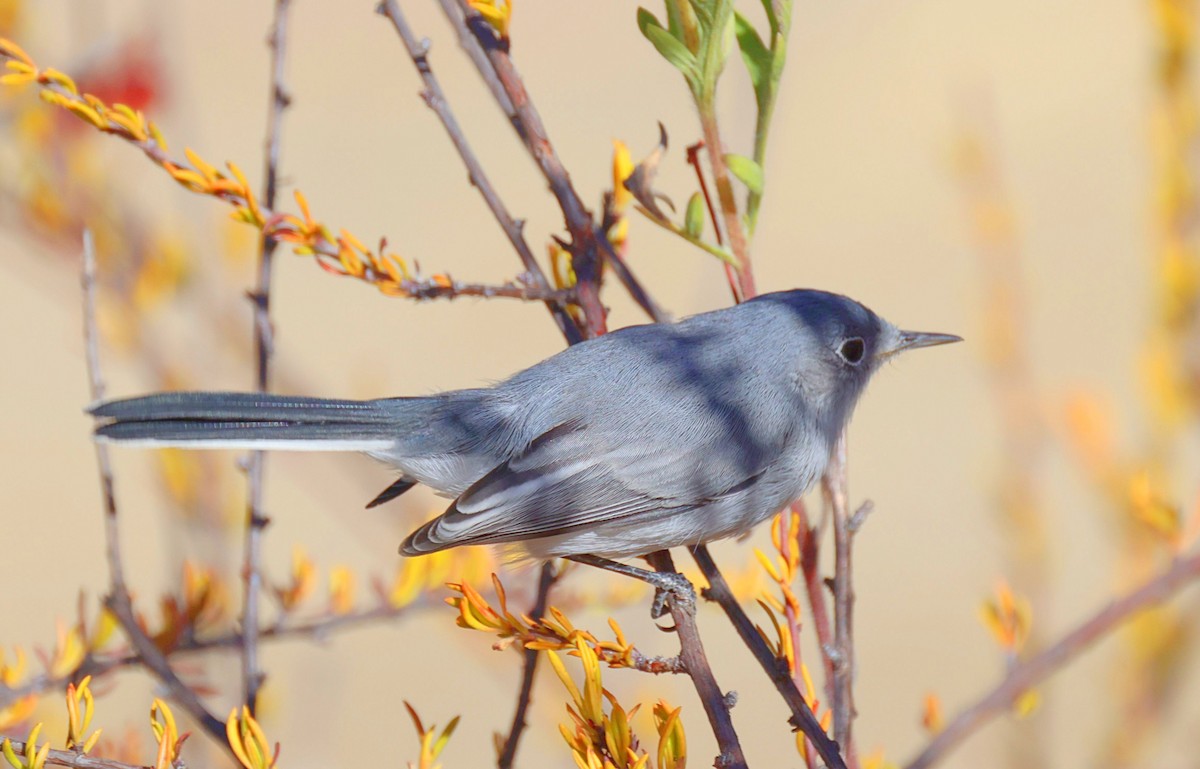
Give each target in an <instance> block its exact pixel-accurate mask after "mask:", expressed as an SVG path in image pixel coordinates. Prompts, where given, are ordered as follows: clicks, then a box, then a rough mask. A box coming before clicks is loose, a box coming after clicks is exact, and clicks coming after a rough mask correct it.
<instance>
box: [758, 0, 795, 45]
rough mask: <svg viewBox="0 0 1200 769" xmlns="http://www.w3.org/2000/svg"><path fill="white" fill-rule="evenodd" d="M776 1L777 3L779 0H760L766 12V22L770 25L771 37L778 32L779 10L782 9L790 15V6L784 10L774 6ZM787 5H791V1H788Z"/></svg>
mask: <svg viewBox="0 0 1200 769" xmlns="http://www.w3.org/2000/svg"><path fill="white" fill-rule="evenodd" d="M777 3H779V0H762V7H763V10H764V11H766V12H767V24H769V25H770V27H771V37H775V35H777V34H779V17H780V13H779V11H783V13H784V14H786V15H788V16H790V15H791V10H790V8H789V9H788V10H786V11H785V10H783V9H782V8H776V4H777ZM787 5H788V6H791V2H788V3H787Z"/></svg>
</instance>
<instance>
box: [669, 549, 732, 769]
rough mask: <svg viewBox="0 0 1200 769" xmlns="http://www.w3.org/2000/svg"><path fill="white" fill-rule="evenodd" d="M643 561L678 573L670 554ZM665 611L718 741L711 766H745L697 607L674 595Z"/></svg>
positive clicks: (729, 700)
mask: <svg viewBox="0 0 1200 769" xmlns="http://www.w3.org/2000/svg"><path fill="white" fill-rule="evenodd" d="M646 560H647V561H649V562H650V565H651V566H653V567H654V569H655V571H658V572H660V573H676V574H677V573H678V572H676V571H675V563H674V561H673V560H672V559H671V554H670V553H669V552H667V551H666V550H659V551H657V552H654V553H651V554H650V555H648V556H646ZM667 608H669V609H670V611H671V618H672V619H673V620H674V621H675V632H676V633H677V634H678V635H679V656H680V657H681V658H683V663H684V665H685V666H686V667H687V671H688V675H689V676H691V678H692V683H693V684H694V685H695V687H696V694H698V695H699V696H700V702H701V704H702V705H703V706H704V712H705V714H707V715H708V723H709V725H710V726H711V727H712V730H713V734H714V735H715V736H716V738H717V747H718V748H719V749H720V751H721V753H720V755H718V756H717V759H716V761H715V762H713V766H715V767H716V768H717V769H733V768H734V767H742V769H745V767H746V757H745V755H743V753H742V746H741V743H740V741H739V740H738V735H737V731H736V730H734V728H733V720H732V719H731V718H730V717H729V709H730V708H731V707H732V706H733V702H734V700H733V698H732V696H731V697H726V695H725V693H724V692H722V691H721V689H720V687H718V686H717V680H716V678H715V677H714V676H713V672H712V668H711V667H710V666H709V664H708V657H707V656H705V654H704V644H703V643H702V642H701V640H700V631H699V630H698V629H697V627H696V607H695V605H692V604H690V603H688V604H685V603H684V602H682V601H680V600H679V598H678V597H677V596H676V595H674V594H669V595H668V596H667Z"/></svg>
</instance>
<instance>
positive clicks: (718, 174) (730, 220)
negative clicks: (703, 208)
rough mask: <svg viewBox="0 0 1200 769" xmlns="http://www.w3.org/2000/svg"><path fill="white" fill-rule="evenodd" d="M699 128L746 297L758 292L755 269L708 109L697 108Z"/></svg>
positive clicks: (740, 285) (730, 246)
mask: <svg viewBox="0 0 1200 769" xmlns="http://www.w3.org/2000/svg"><path fill="white" fill-rule="evenodd" d="M700 130H701V131H703V133H704V146H705V148H706V149H707V150H708V162H709V166H710V167H711V168H712V175H713V186H715V187H716V188H717V200H718V201H719V202H720V209H721V219H722V223H723V224H724V229H725V237H726V238H727V239H728V241H729V250H730V251H732V252H733V255H734V256H735V257H737V260H738V268H737V276H738V287H739V289H740V291H741V294H742V296H743V297H744V298H746V299H749V298H751V297H753V296H754V295H755V294H756V293H757V291H756V290H755V287H754V270H753V267H752V265H751V262H750V250H749V248H748V247H747V244H746V234H745V232H744V231H743V229H742V218H741V214H740V213H738V207H737V200H736V199H735V198H734V196H733V182H732V181H730V178H729V167H728V166H726V165H725V155H724V152H725V149H724V145H723V144H722V143H721V129H720V127H719V126H718V124H717V117H716V115H715V114H714V113H713V112H712V110H711V109H707V110H705V109H701V110H700ZM720 230H721V228H720V227H718V228H717V231H718V232H719V231H720Z"/></svg>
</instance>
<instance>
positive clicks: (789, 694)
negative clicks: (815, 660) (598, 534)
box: [689, 545, 846, 769]
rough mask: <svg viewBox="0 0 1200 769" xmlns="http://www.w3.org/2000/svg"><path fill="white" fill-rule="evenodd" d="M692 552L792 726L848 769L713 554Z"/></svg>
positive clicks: (701, 548)
mask: <svg viewBox="0 0 1200 769" xmlns="http://www.w3.org/2000/svg"><path fill="white" fill-rule="evenodd" d="M689 551H690V552H691V554H692V557H693V558H695V559H696V565H697V566H699V567H700V573H701V574H703V575H704V578H705V579H706V580H707V581H708V588H707V589H706V590H705V591H704V592H703V595H704V597H705V598H707V599H709V600H712V601H716V602H717V603H718V604H719V605H720V607H721V608H722V609H723V610H724V611H725V614H726V615H727V616H728V617H729V621H730V623H731V624H732V625H733V628H734V630H736V631H737V634H738V636H740V637H741V639H742V643H744V644H746V646H747V647H748V648H749V649H750V652H751V653H752V654H753V655H754V658H755V659H756V660H758V664H759V665H761V666H762V669H763V670H764V671H766V673H767V676H768V677H769V678H770V679H771V683H773V684H775V690H776V691H777V692H779V694H780V696H782V697H783V701H784V702H786V703H787V706H788V709H789V710H791V711H792V717H791V719H790V721H791V724H792V726H793V727H795V728H797V729H799V730H800V731H802V732H804V735H805V736H806V737H808V740H809V742H811V743H812V744H813V747H814V748H816V750H817V753H818V755H820V756H821V759H822V760H823V761H824V762H825V765H826V766H828V767H830V769H846V763H845V761H843V760H842V756H841V753H840V751H839V750H838V745H837V743H836V742H834V741H833V740H831V739H830V738H829V735H827V734H826V733H825V730H824V729H822V728H821V724H820V722H818V721H817V717H816V716H815V715H813V712H812V709H811V708H810V707H809V705H808V703H807V702H805V701H804V695H802V694H801V693H800V690H799V689H797V688H796V684H795V682H794V681H792V677H791V676H790V675H789V674H788V669H787V661H786V660H782V659H779V658H778V657H776V656H775V655H774V654H772V653H771V650H770V649H769V648H768V647H767V643H766V641H764V640H763V637H762V635H761V634H760V633H759V632H758V629H757V628H756V627H754V624H753V623H752V622H751V621H750V618H749V617H747V616H746V612H744V611H743V610H742V607H741V604H739V603H738V601H737V598H735V597H734V595H733V591H732V590H730V589H729V584H728V583H727V582H726V581H725V577H724V575H722V574H721V571H720V569H718V568H717V564H716V562H715V561H713V559H712V555H711V554H710V553H709V552H708V546H707V545H697V546H696V547H693V548H689Z"/></svg>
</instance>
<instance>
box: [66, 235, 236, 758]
mask: <svg viewBox="0 0 1200 769" xmlns="http://www.w3.org/2000/svg"><path fill="white" fill-rule="evenodd" d="M82 284H83V338H84V347H85V348H86V349H87V354H86V357H87V368H88V380H89V383H90V388H91V397H92V400H93V401H99V400H101V399H102V398H103V397H104V390H105V386H104V376H103V374H102V372H101V369H100V352H99V351H100V339H99V336H100V335H99V331H98V327H97V325H96V253H95V247H94V244H93V242H92V236H91V232H89V231H84V234H83V279H82ZM94 445H95V450H96V464H97V466H98V468H99V473H100V488H101V493H102V495H103V497H104V538H105V553H106V555H107V559H108V570H109V582H110V587H109V594H108V596H107V597H106V598H105V601H104V603H105V605H106V606H107V607H108V609H109V611H111V612H112V613H113V616H114V617H116V618H117V622H118V623H119V624H120V625H121V629H122V630H124V632H125V636H126V638H128V639H129V643H130V645H131V646H132V647H133V648H134V650H135V651H137V653H138V654H139V655H140V656H141V658H142V661H143V663H144V664H145V666H146V667H147V668H148V669H149V670H150V671H151V672H153V673H154V674H155V675H156V676H157V677H158V679H159V681H160V682H161V683H162V684H163V685H164V686H166V687H167V689H168V690H169V691H170V693H171V697H172V699H174V700H175V701H176V702H178V703H179V704H180V705H181V706H182V707H183V708H184V709H185V710H187V711H188V713H189V714H190V715H191V716H192V718H194V719H195V720H196V722H197V723H199V724H200V725H201V726H202V727H203V728H204V730H205V731H207V732H208V733H209V734H210V735H211V736H213V737H214V738H216V739H217V741H218V742H220V743H221V744H222V745H224V746H225V747H226V749H229V743H228V741H227V740H226V739H225V724H223V723H221V722H220V721H218V720H217V718H216V717H215V716H213V715H212V714H211V713H209V711H208V709H207V708H206V707H205V706H204V703H203V702H201V701H200V697H199V696H198V695H197V694H196V692H194V691H193V690H192V689H190V688H188V686H187V685H186V684H185V683H183V681H181V680H180V679H179V676H177V675H175V671H173V670H171V666H170V665H169V664H168V663H167V659H166V657H165V656H164V655H163V653H162V651H161V650H159V648H158V647H157V646H155V645H154V641H153V640H151V638H150V637H149V636H148V635H146V632H145V631H144V630H143V629H142V627H141V625H139V624H138V621H137V617H136V616H135V615H134V612H133V606H132V605H131V603H130V599H129V590H128V589H127V588H126V586H125V570H124V566H123V565H122V561H121V544H120V527H119V525H118V517H117V502H116V494H115V492H114V488H113V487H114V483H113V473H112V465H111V463H110V462H109V457H108V449H107V447H106V446H105V445H104V444H103V443H98V442H97V443H95V444H94Z"/></svg>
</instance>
